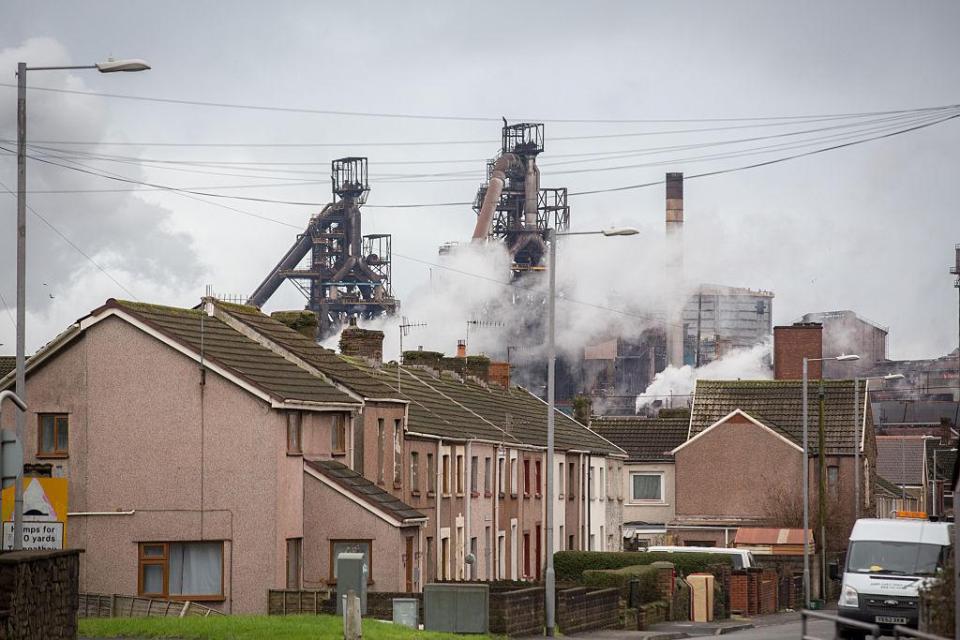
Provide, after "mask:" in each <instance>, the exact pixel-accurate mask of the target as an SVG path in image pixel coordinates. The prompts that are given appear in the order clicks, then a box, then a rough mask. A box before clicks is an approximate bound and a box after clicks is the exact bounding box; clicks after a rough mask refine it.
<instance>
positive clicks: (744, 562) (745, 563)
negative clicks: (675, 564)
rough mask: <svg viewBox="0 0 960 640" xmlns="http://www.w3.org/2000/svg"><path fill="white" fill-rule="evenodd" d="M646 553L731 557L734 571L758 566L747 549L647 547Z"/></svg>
mask: <svg viewBox="0 0 960 640" xmlns="http://www.w3.org/2000/svg"><path fill="white" fill-rule="evenodd" d="M644 551H658V552H660V553H714V554H717V555H725V556H730V558H731V560H732V561H733V568H734V569H752V568H754V567H756V566H757V562H756V560H754V559H753V554H752V553H750V552H749V551H747V550H746V549H730V548H726V547H647V548H646V549H644Z"/></svg>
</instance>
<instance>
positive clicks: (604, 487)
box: [597, 467, 607, 544]
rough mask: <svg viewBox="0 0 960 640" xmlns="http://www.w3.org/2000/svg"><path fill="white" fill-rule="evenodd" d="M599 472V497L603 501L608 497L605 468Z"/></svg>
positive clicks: (601, 539)
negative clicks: (604, 478)
mask: <svg viewBox="0 0 960 640" xmlns="http://www.w3.org/2000/svg"><path fill="white" fill-rule="evenodd" d="M599 471H600V493H598V494H597V496H598V497H599V498H600V499H601V500H603V499H604V498H605V497H606V495H607V485H606V484H605V483H604V481H603V471H604V469H603V467H600V469H599ZM600 543H601V544H602V543H603V536H602V535H601V536H600Z"/></svg>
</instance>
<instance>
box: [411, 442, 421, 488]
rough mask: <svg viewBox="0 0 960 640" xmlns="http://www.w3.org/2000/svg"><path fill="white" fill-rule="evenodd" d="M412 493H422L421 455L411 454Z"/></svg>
mask: <svg viewBox="0 0 960 640" xmlns="http://www.w3.org/2000/svg"><path fill="white" fill-rule="evenodd" d="M410 491H412V492H413V493H420V454H419V453H417V452H416V451H411V452H410Z"/></svg>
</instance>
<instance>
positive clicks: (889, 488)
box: [874, 475, 903, 498]
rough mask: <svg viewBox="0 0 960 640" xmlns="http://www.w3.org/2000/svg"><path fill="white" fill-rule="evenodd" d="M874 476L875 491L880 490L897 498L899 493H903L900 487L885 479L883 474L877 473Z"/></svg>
mask: <svg viewBox="0 0 960 640" xmlns="http://www.w3.org/2000/svg"><path fill="white" fill-rule="evenodd" d="M874 477H875V478H876V479H877V491H878V492H881V491H882V492H883V493H885V494H887V495H888V496H893V497H895V498H899V497H900V496H901V495H903V491H902V490H901V489H900V487H898V486H897V485H895V484H893V483H892V482H890V481H889V480H887V479H886V478H884V477H883V476H879V475H878V476H874Z"/></svg>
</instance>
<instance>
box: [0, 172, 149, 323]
mask: <svg viewBox="0 0 960 640" xmlns="http://www.w3.org/2000/svg"><path fill="white" fill-rule="evenodd" d="M0 187H2V188H3V190H4V191H6V192H7V193H9V194H10V195H11V196H13V197H14V198H16V197H17V194H16V192H14V191H12V190H11V189H10V187H8V186H7V185H5V184H4V183H3V182H0ZM26 208H27V211H29V212H30V213H32V214H33V215H35V216H36V217H38V218H40V221H41V222H43V224H45V225H47V226H48V227H50V229H51V230H52V231H53V232H54V233H56V234H57V235H58V236H60V238H62V239H63V241H64V242H66V243H67V244H68V245H70V246H71V247H73V248H74V250H75V251H76V252H77V253H79V254H80V255H82V256H83V257H84V258H86V259H87V260H88V261H89V262H90V264H92V265H93V266H95V267H96V268H97V269H99V270H100V272H101V273H103V275H105V276H107V277H108V278H110V280H112V281H113V283H114V284H115V285H117V286H118V287H120V288H121V289H122V290H123V291H124V293H126V294H127V295H128V296H130V297H132V298H133V299H134V300H136V301H138V302H139V301H140V299H139V298H138V297H137V296H136V295H135V294H134V293H133V292H132V291H130V289H127V288H126V287H125V286H123V285H122V284H121V283H120V281H119V280H117V279H116V278H114V277H113V276H112V275H111V274H110V272H109V271H107V270H106V269H104V268H103V267H102V266H101V265H100V263H99V262H97V261H96V260H94V259H93V258H91V257H90V256H89V255H88V254H87V253H86V252H85V251H84V250H83V249H81V248H80V247H78V246H77V245H76V243H74V242H73V240H71V239H70V238H68V237H67V236H65V235H64V234H63V232H62V231H60V230H59V229H57V228H56V227H55V226H53V223H51V222H50V221H49V220H47V219H46V218H45V217H43V216H42V215H40V213H39V212H38V211H37V210H36V209H34V208H33V207H31V206H30V205H29V204H28V205H26ZM4 305H6V302H4ZM7 311H8V312H9V308H8V309H7Z"/></svg>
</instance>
